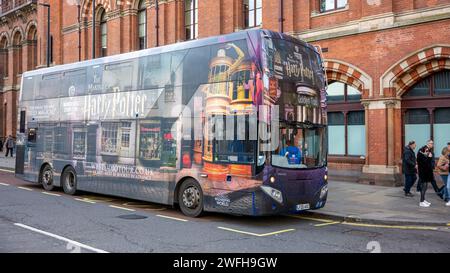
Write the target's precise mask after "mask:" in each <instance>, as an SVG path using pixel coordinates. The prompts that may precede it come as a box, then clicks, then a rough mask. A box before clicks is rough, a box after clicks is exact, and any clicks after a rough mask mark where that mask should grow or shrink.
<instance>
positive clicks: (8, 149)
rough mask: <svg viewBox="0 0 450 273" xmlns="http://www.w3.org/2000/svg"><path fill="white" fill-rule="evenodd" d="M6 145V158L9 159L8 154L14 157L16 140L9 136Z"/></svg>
mask: <svg viewBox="0 0 450 273" xmlns="http://www.w3.org/2000/svg"><path fill="white" fill-rule="evenodd" d="M5 145H6V155H5V157H7V156H8V154H11V157H13V149H14V146H15V143H14V139H13V137H12V136H11V135H9V137H8V139H7V140H6V144H5Z"/></svg>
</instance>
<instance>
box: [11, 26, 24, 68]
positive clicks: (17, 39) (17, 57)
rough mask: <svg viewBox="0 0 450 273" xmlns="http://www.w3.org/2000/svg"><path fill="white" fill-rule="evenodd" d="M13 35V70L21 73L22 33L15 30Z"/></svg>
mask: <svg viewBox="0 0 450 273" xmlns="http://www.w3.org/2000/svg"><path fill="white" fill-rule="evenodd" d="M13 37H14V38H13V50H14V54H13V56H14V57H13V58H14V59H13V62H14V71H15V72H16V73H17V75H19V74H22V34H21V33H20V32H19V31H17V32H16V33H15V34H14V36H13ZM13 73H14V72H13Z"/></svg>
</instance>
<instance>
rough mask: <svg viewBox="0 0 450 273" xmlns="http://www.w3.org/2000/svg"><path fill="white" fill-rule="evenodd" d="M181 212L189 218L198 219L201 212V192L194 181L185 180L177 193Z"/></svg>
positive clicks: (198, 185)
mask: <svg viewBox="0 0 450 273" xmlns="http://www.w3.org/2000/svg"><path fill="white" fill-rule="evenodd" d="M178 203H179V204H180V209H181V212H183V213H184V214H185V215H186V216H189V217H198V216H200V214H201V213H202V212H203V192H202V188H201V187H200V184H199V183H198V182H197V181H195V180H194V179H187V180H185V181H184V182H183V184H181V187H180V190H179V191H178Z"/></svg>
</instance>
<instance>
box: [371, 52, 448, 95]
mask: <svg viewBox="0 0 450 273" xmlns="http://www.w3.org/2000/svg"><path fill="white" fill-rule="evenodd" d="M443 69H450V45H433V46H429V47H426V48H423V49H421V50H419V51H416V52H414V53H413V54H411V55H409V56H407V57H405V58H403V59H402V60H400V61H399V62H397V63H396V64H394V65H393V66H391V67H390V68H389V69H388V70H387V71H386V72H385V73H384V74H383V76H382V77H381V80H380V81H381V83H380V84H381V95H382V96H383V95H384V96H392V97H394V96H395V97H398V98H400V97H401V96H402V95H403V94H404V93H405V92H406V91H407V90H408V89H409V88H410V87H412V86H413V85H414V84H416V83H417V82H419V81H420V80H421V79H424V78H426V77H427V76H429V75H431V74H433V73H435V72H438V71H440V70H443Z"/></svg>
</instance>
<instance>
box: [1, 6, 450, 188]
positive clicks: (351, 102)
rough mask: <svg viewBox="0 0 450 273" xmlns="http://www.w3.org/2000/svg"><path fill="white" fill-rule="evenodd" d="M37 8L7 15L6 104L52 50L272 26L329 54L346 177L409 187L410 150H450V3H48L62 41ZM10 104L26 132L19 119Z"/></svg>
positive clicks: (80, 50)
mask: <svg viewBox="0 0 450 273" xmlns="http://www.w3.org/2000/svg"><path fill="white" fill-rule="evenodd" d="M2 1H3V3H5V2H14V1H7V0H2ZM15 1H16V2H17V1H25V0H15ZM26 3H31V4H30V5H31V6H32V7H33V8H31V13H30V15H29V17H27V18H30V19H29V20H28V19H27V20H24V19H23V18H24V17H23V16H22V17H20V14H23V13H21V12H19V13H17V12H15V13H14V14H11V15H8V14H9V13H8V11H6V12H4V11H2V12H0V18H2V20H1V21H0V48H1V50H2V54H3V55H2V56H3V57H2V64H7V65H3V66H2V67H3V70H0V73H3V75H5V72H4V71H5V69H7V73H8V74H7V75H9V76H8V77H3V81H4V82H0V87H2V88H3V92H2V93H1V94H2V96H3V97H4V98H6V97H8V96H10V97H11V98H12V99H13V100H14V99H16V97H15V95H14V94H16V91H17V89H18V85H17V84H18V83H19V78H20V73H19V72H20V71H22V70H24V69H31V68H34V67H40V66H45V65H46V62H47V54H46V47H47V42H48V41H49V45H50V56H48V57H49V60H50V63H51V65H56V64H63V63H70V62H76V61H78V60H86V59H91V58H95V57H101V56H106V55H113V54H119V53H124V52H129V51H133V50H139V49H142V48H148V47H156V46H162V45H166V44H171V43H176V42H180V41H184V40H189V39H198V38H203V37H208V36H212V35H220V34H226V33H231V32H235V31H239V30H242V29H246V28H265V29H271V30H275V31H282V32H285V33H287V34H290V35H293V36H296V37H299V38H302V39H304V40H306V41H308V42H310V43H313V44H315V45H317V46H320V47H321V49H322V52H323V56H324V59H325V66H326V69H327V77H328V82H329V88H328V102H329V106H328V112H329V113H328V118H329V125H330V126H329V154H330V155H329V166H330V174H331V176H332V177H334V178H335V179H345V180H353V181H358V182H362V183H371V184H383V185H398V184H400V183H401V154H402V149H403V146H404V145H405V142H408V141H409V140H416V142H417V143H418V145H419V146H421V145H424V144H425V142H426V140H427V139H434V141H435V143H436V146H437V147H436V148H437V149H436V154H438V153H439V152H440V150H441V148H442V147H441V146H444V144H446V143H447V141H450V138H449V137H448V135H449V132H450V70H449V69H450V36H449V33H450V0H159V1H156V0H128V1H125V0H95V3H94V1H93V0H63V1H56V0H47V1H43V2H42V3H47V4H49V5H50V12H51V20H50V33H51V35H50V39H48V38H47V24H48V22H47V12H48V9H47V8H46V7H45V6H41V5H38V6H36V5H35V4H33V3H34V2H32V1H31V2H26ZM2 6H3V4H2ZM27 10H28V8H27ZM12 15H13V16H12ZM33 16H34V17H33ZM35 17H37V22H38V24H36V23H35V22H36V20H35V19H34V18H35ZM3 18H10V19H6V22H9V23H5V20H4V19H3ZM93 19H95V20H93ZM93 21H94V22H95V28H94V29H93V25H94V24H93ZM13 22H17V25H19V28H14V26H15V25H14V24H15V23H13ZM17 29H20V31H19V30H17ZM30 29H32V30H33V29H36V36H33V35H31V36H30ZM16 33H19V34H20V37H22V38H21V39H15V38H14V37H16V35H18V34H16ZM93 34H94V35H93ZM17 41H21V42H20V45H21V47H20V49H19V47H18V46H17V45H18V44H17V43H18V42H17ZM5 43H6V44H7V45H6V47H5ZM5 52H7V53H5ZM19 52H20V53H19ZM29 52H32V53H31V55H30V53H29ZM34 53H36V54H35V55H33V54H34ZM4 56H7V57H4ZM18 56H21V57H20V58H22V59H21V60H20V61H19V62H16V61H14V60H19V59H18V58H19V57H18ZM30 56H32V58H33V60H30ZM34 60H36V63H34ZM19 64H21V67H20V65H19ZM12 75H14V76H15V77H14V76H12ZM8 92H9V93H8ZM8 94H10V95H8ZM0 107H3V110H2V112H1V113H3V114H2V119H1V120H2V124H6V125H4V126H3V125H2V128H3V127H5V128H6V129H5V131H4V132H7V133H8V132H14V131H15V130H13V129H15V120H14V118H15V117H16V115H17V112H15V111H16V110H15V109H12V108H8V109H9V110H8V109H6V110H5V106H4V104H2V106H0ZM8 107H9V106H8ZM9 111H11V112H9ZM8 128H11V130H10V129H8Z"/></svg>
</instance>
